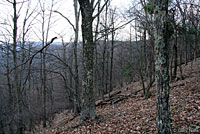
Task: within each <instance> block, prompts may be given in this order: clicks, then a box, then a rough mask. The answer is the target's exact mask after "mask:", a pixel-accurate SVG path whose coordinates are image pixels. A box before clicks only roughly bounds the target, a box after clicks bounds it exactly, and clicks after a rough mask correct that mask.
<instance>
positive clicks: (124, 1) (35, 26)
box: [0, 0, 132, 41]
mask: <svg viewBox="0 0 200 134" xmlns="http://www.w3.org/2000/svg"><path fill="white" fill-rule="evenodd" d="M21 1H23V0H17V2H21ZM131 1H132V0H112V2H111V5H112V7H116V8H118V10H119V12H122V11H123V10H124V9H125V8H126V9H127V8H128V7H129V5H130V2H131ZM40 2H41V3H43V2H45V8H46V9H47V10H46V12H45V14H48V13H49V11H48V10H49V8H50V5H51V0H40ZM36 4H37V0H31V3H30V6H29V5H28V2H26V3H25V4H23V6H21V4H18V8H17V9H18V10H20V13H19V14H20V16H19V21H18V23H19V24H18V27H19V29H18V35H20V34H21V33H22V30H21V29H22V26H23V23H22V22H23V20H24V16H25V13H26V10H27V7H28V9H29V13H31V11H32V10H34V9H35V12H36V13H34V14H33V15H32V17H34V16H36V15H37V19H29V20H31V21H30V22H29V23H30V24H31V29H32V30H31V32H30V33H31V34H30V35H29V36H28V37H27V38H29V39H30V40H39V38H41V19H42V18H41V15H38V13H41V8H40V6H39V5H37V6H36ZM20 7H22V8H20ZM53 10H58V11H59V12H61V13H62V14H63V15H65V16H66V17H68V18H69V19H70V21H71V22H72V23H73V22H74V15H73V13H74V11H73V0H54V7H53ZM12 13H13V9H12V5H11V4H9V3H8V2H6V0H0V40H5V37H7V34H11V31H12V28H11V26H12V16H13V15H12ZM45 19H46V22H47V20H48V18H45ZM5 24H6V25H5ZM51 24H52V25H51V30H50V32H49V40H50V39H51V38H52V37H55V36H59V35H62V36H64V40H65V41H70V39H71V38H73V31H72V27H71V26H70V25H69V24H68V22H67V21H66V20H65V19H64V18H62V17H61V16H60V15H58V14H56V13H53V14H52V19H51ZM9 25H10V26H9ZM45 27H47V23H45ZM7 29H9V30H7ZM58 34H59V35H58ZM59 41H61V40H59Z"/></svg>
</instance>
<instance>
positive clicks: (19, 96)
mask: <svg viewBox="0 0 200 134" xmlns="http://www.w3.org/2000/svg"><path fill="white" fill-rule="evenodd" d="M13 9H14V17H13V23H14V27H13V61H14V78H15V84H14V87H15V89H16V90H17V113H18V116H17V119H18V120H17V134H22V133H23V119H22V100H21V99H22V94H21V88H20V83H19V76H18V72H19V70H18V62H17V21H18V16H17V2H16V0H13Z"/></svg>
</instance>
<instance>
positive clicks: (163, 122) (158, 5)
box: [154, 0, 172, 134]
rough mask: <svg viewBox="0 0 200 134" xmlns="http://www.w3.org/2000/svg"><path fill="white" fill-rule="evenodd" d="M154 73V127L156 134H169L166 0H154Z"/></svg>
mask: <svg viewBox="0 0 200 134" xmlns="http://www.w3.org/2000/svg"><path fill="white" fill-rule="evenodd" d="M154 2H155V7H154V19H155V33H154V36H155V73H156V82H157V83H156V84H157V95H156V103H157V111H156V112H157V115H156V127H157V131H158V134H170V133H172V132H171V126H170V111H169V110H170V105H169V75H168V73H169V72H168V66H169V57H168V44H169V39H168V37H169V35H168V33H169V32H168V0H155V1H154Z"/></svg>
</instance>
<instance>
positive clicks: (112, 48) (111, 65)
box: [109, 12, 115, 97]
mask: <svg viewBox="0 0 200 134" xmlns="http://www.w3.org/2000/svg"><path fill="white" fill-rule="evenodd" d="M111 21H112V34H111V36H112V37H111V38H112V39H111V56H110V90H109V97H110V92H111V91H112V90H113V84H112V79H113V57H114V38H115V31H114V28H115V25H114V12H113V14H112V17H111Z"/></svg>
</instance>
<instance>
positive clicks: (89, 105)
mask: <svg viewBox="0 0 200 134" xmlns="http://www.w3.org/2000/svg"><path fill="white" fill-rule="evenodd" d="M79 4H80V9H81V14H82V38H83V66H84V70H85V73H84V77H83V78H84V79H83V81H82V85H83V87H82V88H83V89H82V94H83V95H82V108H81V120H80V122H81V123H82V122H83V121H84V120H87V119H94V118H96V107H95V96H94V91H93V57H94V42H93V33H92V24H93V17H92V14H93V4H92V2H90V1H89V0H79Z"/></svg>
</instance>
